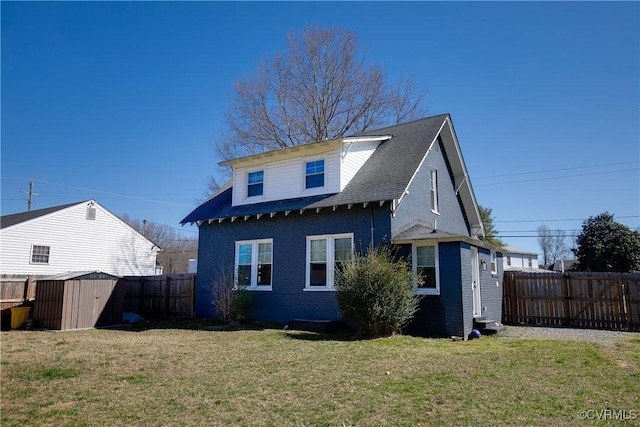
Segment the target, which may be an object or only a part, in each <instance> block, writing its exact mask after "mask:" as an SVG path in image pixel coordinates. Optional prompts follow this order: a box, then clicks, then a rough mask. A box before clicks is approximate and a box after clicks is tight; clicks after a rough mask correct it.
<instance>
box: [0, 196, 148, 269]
mask: <svg viewBox="0 0 640 427" xmlns="http://www.w3.org/2000/svg"><path fill="white" fill-rule="evenodd" d="M160 250H161V249H160V248H159V247H158V246H157V245H156V244H155V243H153V242H152V241H150V240H149V239H147V238H146V237H144V236H143V235H142V234H140V233H138V232H137V231H136V230H135V229H134V228H132V227H131V226H130V225H129V224H127V223H126V222H124V221H123V220H121V219H120V218H118V217H117V216H115V215H114V214H112V213H111V212H109V211H108V210H107V209H105V208H104V207H102V206H101V205H99V204H98V203H97V202H96V201H95V200H86V201H84V202H79V203H72V204H68V205H62V206H54V207H51V208H45V209H39V210H35V211H30V212H22V213H17V214H12V215H5V216H3V217H2V218H0V273H1V274H3V275H31V276H48V275H54V274H59V273H65V272H69V271H102V272H104V273H108V274H112V275H115V276H146V275H154V274H155V273H156V255H157V253H158V251H160Z"/></svg>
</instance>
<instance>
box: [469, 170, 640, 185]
mask: <svg viewBox="0 0 640 427" xmlns="http://www.w3.org/2000/svg"><path fill="white" fill-rule="evenodd" d="M637 170H639V168H633V169H620V170H616V171H604V172H591V173H580V174H575V175H562V176H551V177H546V178H531V179H521V180H518V181H508V182H493V183H489V184H477V185H475V186H476V187H485V186H489V185H507V184H519V183H522V182H534V181H548V180H552V179H562V178H574V177H579V176H590V175H602V174H607V173H620V172H629V171H637Z"/></svg>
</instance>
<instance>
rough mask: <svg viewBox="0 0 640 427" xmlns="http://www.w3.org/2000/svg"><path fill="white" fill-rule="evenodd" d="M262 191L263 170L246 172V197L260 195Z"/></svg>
mask: <svg viewBox="0 0 640 427" xmlns="http://www.w3.org/2000/svg"><path fill="white" fill-rule="evenodd" d="M263 192H264V171H257V172H249V173H248V174H247V197H254V196H262V194H263Z"/></svg>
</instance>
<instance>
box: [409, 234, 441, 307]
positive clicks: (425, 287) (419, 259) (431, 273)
mask: <svg viewBox="0 0 640 427" xmlns="http://www.w3.org/2000/svg"><path fill="white" fill-rule="evenodd" d="M411 252H412V254H411V259H412V260H413V262H412V267H413V273H414V274H415V275H417V276H418V277H419V278H420V279H421V280H420V283H417V284H416V293H418V294H426V295H440V272H439V268H438V245H437V244H436V243H426V242H425V243H423V242H416V243H414V244H413V245H412V248H411Z"/></svg>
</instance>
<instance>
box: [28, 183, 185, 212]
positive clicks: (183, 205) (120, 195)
mask: <svg viewBox="0 0 640 427" xmlns="http://www.w3.org/2000/svg"><path fill="white" fill-rule="evenodd" d="M38 182H41V183H43V184H49V185H55V186H59V187H66V188H72V189H74V190H79V191H86V192H90V193H99V194H106V195H109V196H114V197H122V198H124V199H131V200H140V201H143V202H151V203H159V204H165V205H172V206H179V207H192V206H191V205H186V204H183V203H175V202H170V201H167V200H156V199H149V198H145V197H137V196H132V195H129V194H120V193H113V192H111V191H102V190H95V189H92V188H85V187H76V186H74V185H65V184H60V183H56V182H51V181H43V180H38Z"/></svg>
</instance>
